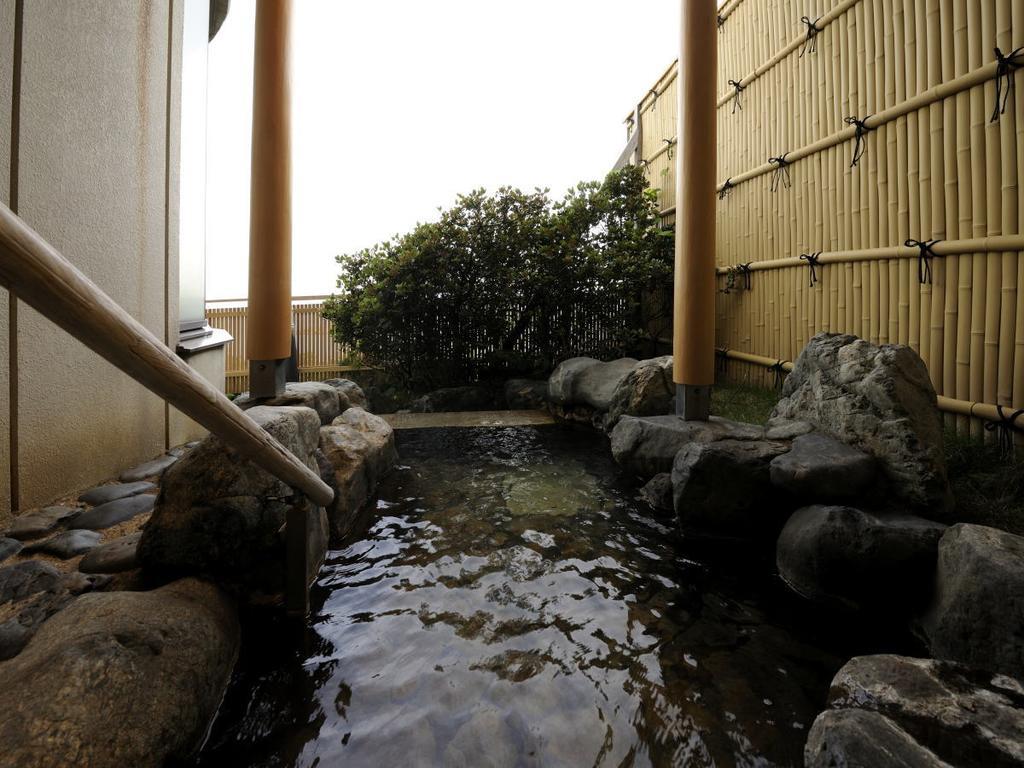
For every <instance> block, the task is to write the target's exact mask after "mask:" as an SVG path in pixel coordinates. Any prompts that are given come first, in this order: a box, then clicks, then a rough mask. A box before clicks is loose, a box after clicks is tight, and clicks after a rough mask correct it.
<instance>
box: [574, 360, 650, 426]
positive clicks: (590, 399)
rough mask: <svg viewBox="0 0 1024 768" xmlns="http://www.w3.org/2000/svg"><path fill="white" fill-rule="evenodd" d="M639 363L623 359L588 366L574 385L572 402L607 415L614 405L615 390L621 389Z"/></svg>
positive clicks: (577, 376) (579, 374) (578, 375)
mask: <svg viewBox="0 0 1024 768" xmlns="http://www.w3.org/2000/svg"><path fill="white" fill-rule="evenodd" d="M636 365H637V361H636V360H634V359H633V358H631V357H623V358H620V359H618V360H612V361H611V362H608V363H597V364H595V365H588V366H586V367H584V368H583V369H581V370H580V371H579V372H578V373H577V374H576V376H575V378H574V380H573V383H572V402H573V404H575V405H585V406H588V407H590V408H593V409H594V410H595V411H598V412H599V413H606V412H607V411H608V409H609V408H611V405H612V398H613V397H614V395H615V390H616V389H618V388H619V385H621V384H622V383H623V382H624V381H625V379H626V377H627V376H629V374H630V372H631V371H632V370H633V369H634V368H635V367H636Z"/></svg>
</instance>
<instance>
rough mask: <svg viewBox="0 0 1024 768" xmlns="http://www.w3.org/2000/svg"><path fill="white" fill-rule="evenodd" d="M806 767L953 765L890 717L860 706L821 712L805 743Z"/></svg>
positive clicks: (942, 767)
mask: <svg viewBox="0 0 1024 768" xmlns="http://www.w3.org/2000/svg"><path fill="white" fill-rule="evenodd" d="M804 766H805V767H806V768H837V767H838V766H843V768H882V767H883V766H885V768H952V766H950V764H949V763H947V762H945V761H944V760H940V759H939V758H938V757H937V756H936V755H935V753H934V752H932V751H931V750H929V749H926V748H925V747H923V746H921V744H919V743H918V742H917V741H916V740H915V739H914V737H913V736H911V735H910V734H909V733H907V732H906V731H905V730H903V729H902V728H900V727H899V726H898V725H896V723H894V722H893V721H892V720H890V719H889V718H887V717H885V716H884V715H880V714H878V713H877V712H868V711H865V710H861V709H828V710H825V711H824V712H822V713H821V714H820V715H818V717H817V719H816V720H815V721H814V725H812V726H811V730H810V733H809V734H808V735H807V744H806V746H805V747H804Z"/></svg>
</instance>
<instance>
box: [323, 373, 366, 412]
mask: <svg viewBox="0 0 1024 768" xmlns="http://www.w3.org/2000/svg"><path fill="white" fill-rule="evenodd" d="M324 384H327V385H329V386H332V387H334V388H335V389H336V390H337V391H338V395H339V396H340V397H341V404H342V410H345V409H346V408H348V407H349V406H352V405H354V406H356V407H357V408H367V407H369V404H370V401H369V399H368V398H367V397H366V393H365V392H363V388H362V387H360V386H359V385H358V384H356V383H355V382H354V381H352V380H351V379H327V380H326V381H324Z"/></svg>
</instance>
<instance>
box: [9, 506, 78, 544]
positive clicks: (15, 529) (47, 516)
mask: <svg viewBox="0 0 1024 768" xmlns="http://www.w3.org/2000/svg"><path fill="white" fill-rule="evenodd" d="M81 511H82V510H81V509H80V508H79V507H44V508H43V509H37V510H35V511H33V512H29V513H27V514H24V515H21V516H20V517H16V518H14V520H12V521H11V527H10V528H9V529H7V536H9V537H10V538H12V539H20V540H22V541H26V540H28V539H37V538H39V537H40V536H45V535H46V534H48V533H50V532H51V531H53V530H55V529H56V528H57V527H58V526H60V524H61V523H66V522H69V521H71V520H72V519H74V518H75V517H76V516H77V515H78V514H79V513H80V512H81Z"/></svg>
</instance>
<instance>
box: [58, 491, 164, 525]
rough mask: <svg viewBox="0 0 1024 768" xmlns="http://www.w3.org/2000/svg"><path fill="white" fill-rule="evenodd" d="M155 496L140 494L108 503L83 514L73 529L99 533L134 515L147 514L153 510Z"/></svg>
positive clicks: (77, 519)
mask: <svg viewBox="0 0 1024 768" xmlns="http://www.w3.org/2000/svg"><path fill="white" fill-rule="evenodd" d="M155 502H156V496H154V495H152V494H140V495H138V496H128V497H125V498H122V499H115V500H114V501H108V502H107V503H106V504H100V505H99V506H98V507H93V508H92V509H90V510H88V511H86V512H83V513H82V514H80V515H79V516H78V517H76V518H75V520H74V522H73V523H72V527H73V528H78V529H88V530H94V531H99V530H103V529H104V528H110V527H111V526H112V525H117V524H118V523H123V522H125V521H126V520H131V519H132V518H133V517H135V516H136V515H141V514H142V513H144V512H149V511H150V510H151V509H153V505H154V503H155Z"/></svg>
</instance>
